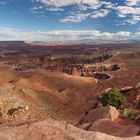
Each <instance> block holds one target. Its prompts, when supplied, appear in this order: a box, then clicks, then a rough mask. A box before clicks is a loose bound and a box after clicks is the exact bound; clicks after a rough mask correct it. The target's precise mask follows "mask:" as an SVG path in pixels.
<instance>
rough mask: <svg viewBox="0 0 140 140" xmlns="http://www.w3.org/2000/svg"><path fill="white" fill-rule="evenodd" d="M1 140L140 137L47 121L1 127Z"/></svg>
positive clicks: (86, 139)
mask: <svg viewBox="0 0 140 140" xmlns="http://www.w3.org/2000/svg"><path fill="white" fill-rule="evenodd" d="M0 140H140V137H139V136H137V137H131V138H120V137H114V136H110V135H107V134H104V133H99V132H89V131H84V130H82V129H79V128H76V127H74V126H72V125H70V124H67V123H66V122H63V121H55V120H53V119H47V120H44V121H40V122H33V123H29V124H25V125H19V126H1V127H0Z"/></svg>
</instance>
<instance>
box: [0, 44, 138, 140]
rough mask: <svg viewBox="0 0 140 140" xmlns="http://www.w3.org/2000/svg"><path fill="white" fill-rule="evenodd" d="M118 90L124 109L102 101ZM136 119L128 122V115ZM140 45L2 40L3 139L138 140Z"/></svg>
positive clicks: (0, 97) (0, 127) (0, 125)
mask: <svg viewBox="0 0 140 140" xmlns="http://www.w3.org/2000/svg"><path fill="white" fill-rule="evenodd" d="M113 87H117V88H118V89H119V91H120V92H121V93H122V94H123V96H124V97H125V105H124V107H122V108H119V109H117V108H115V107H114V106H112V105H108V106H103V105H102V104H101V102H100V101H99V99H100V98H101V97H102V96H103V95H104V94H105V93H106V92H108V91H109V90H110V89H111V88H113ZM126 112H130V113H132V115H131V116H130V117H128V118H126V117H125V113H126ZM139 135H140V44H133V43H132V44H131V43H130V44H128V43H120V44H101V45H100V44H93V45H92V44H90V45H89V44H73V45H71V44H67V45H66V44H64V45H63V44H60V45H59V44H54V45H44V44H42V45H39V44H37V45H34V44H29V43H26V42H23V41H13V42H7V41H5V42H0V139H3V140H11V139H12V140H28V139H29V140H30V139H31V140H32V139H34V140H35V139H37V140H43V139H45V140H51V139H54V140H55V139H56V140H61V139H62V140H63V139H64V140H90V139H93V140H105V139H108V140H139V139H140V136H139Z"/></svg>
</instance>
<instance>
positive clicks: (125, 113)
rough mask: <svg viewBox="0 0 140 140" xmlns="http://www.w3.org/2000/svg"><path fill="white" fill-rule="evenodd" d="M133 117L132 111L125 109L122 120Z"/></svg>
mask: <svg viewBox="0 0 140 140" xmlns="http://www.w3.org/2000/svg"><path fill="white" fill-rule="evenodd" d="M133 115H134V112H133V110H132V109H129V108H125V109H124V111H123V114H122V117H123V118H131V117H132V116H133Z"/></svg>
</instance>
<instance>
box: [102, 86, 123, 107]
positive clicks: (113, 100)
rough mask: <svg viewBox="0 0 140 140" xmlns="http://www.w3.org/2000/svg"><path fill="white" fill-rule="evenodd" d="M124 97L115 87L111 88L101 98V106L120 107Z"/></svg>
mask: <svg viewBox="0 0 140 140" xmlns="http://www.w3.org/2000/svg"><path fill="white" fill-rule="evenodd" d="M124 102H125V98H124V96H123V95H122V94H121V93H120V91H119V90H118V89H117V88H112V89H111V90H109V91H108V92H107V93H106V94H104V95H103V97H102V98H101V103H102V105H103V106H106V105H112V106H114V107H116V108H120V107H122V106H123V105H124Z"/></svg>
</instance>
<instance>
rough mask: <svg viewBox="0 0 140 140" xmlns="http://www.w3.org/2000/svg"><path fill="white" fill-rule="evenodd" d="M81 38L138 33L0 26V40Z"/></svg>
mask: <svg viewBox="0 0 140 140" xmlns="http://www.w3.org/2000/svg"><path fill="white" fill-rule="evenodd" d="M81 39H92V40H94V39H111V40H115V39H116V40H117V39H120V40H123V39H140V33H139V32H137V33H131V32H125V31H120V32H116V33H111V32H100V31H98V30H55V31H48V32H41V31H33V32H24V31H21V30H16V29H12V28H0V40H30V41H60V40H61V41H66V40H81Z"/></svg>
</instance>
